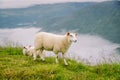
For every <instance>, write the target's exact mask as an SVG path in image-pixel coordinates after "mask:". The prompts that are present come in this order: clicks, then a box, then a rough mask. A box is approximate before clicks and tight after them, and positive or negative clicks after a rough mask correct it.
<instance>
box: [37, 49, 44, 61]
mask: <svg viewBox="0 0 120 80" xmlns="http://www.w3.org/2000/svg"><path fill="white" fill-rule="evenodd" d="M42 52H43V50H38V54H39V56H40V59H41V60H42V61H45V59H44V57H43V53H42Z"/></svg>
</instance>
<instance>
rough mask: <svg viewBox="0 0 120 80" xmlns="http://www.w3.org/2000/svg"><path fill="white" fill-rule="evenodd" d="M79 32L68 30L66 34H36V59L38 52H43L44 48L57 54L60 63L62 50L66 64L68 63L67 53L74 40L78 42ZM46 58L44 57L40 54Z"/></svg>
mask: <svg viewBox="0 0 120 80" xmlns="http://www.w3.org/2000/svg"><path fill="white" fill-rule="evenodd" d="M76 36H77V34H75V33H69V32H67V33H66V34H65V35H56V34H52V33H46V32H40V33H38V34H36V36H35V40H34V45H35V53H34V55H33V57H34V60H36V55H37V54H42V53H43V50H48V51H53V52H54V53H55V54H56V63H58V53H59V52H61V53H62V55H63V59H64V64H65V65H68V63H67V62H66V59H65V53H66V52H67V50H68V48H69V47H70V45H71V43H72V42H76V41H77V38H76ZM40 57H41V58H42V59H43V60H44V57H43V56H41V55H40Z"/></svg>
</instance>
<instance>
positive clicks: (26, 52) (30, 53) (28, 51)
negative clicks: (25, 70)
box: [23, 46, 35, 57]
mask: <svg viewBox="0 0 120 80" xmlns="http://www.w3.org/2000/svg"><path fill="white" fill-rule="evenodd" d="M34 52H35V49H34V47H32V46H25V47H23V54H24V55H27V56H31V57H32V56H33V54H34Z"/></svg>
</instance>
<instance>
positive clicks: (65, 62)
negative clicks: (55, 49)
mask: <svg viewBox="0 0 120 80" xmlns="http://www.w3.org/2000/svg"><path fill="white" fill-rule="evenodd" d="M62 56H63V60H64V64H65V65H68V63H67V61H66V58H65V54H64V53H63V54H62Z"/></svg>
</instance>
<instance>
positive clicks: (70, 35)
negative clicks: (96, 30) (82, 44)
mask: <svg viewBox="0 0 120 80" xmlns="http://www.w3.org/2000/svg"><path fill="white" fill-rule="evenodd" d="M66 36H67V37H68V40H69V41H70V42H77V34H76V33H70V32H67V33H66Z"/></svg>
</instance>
